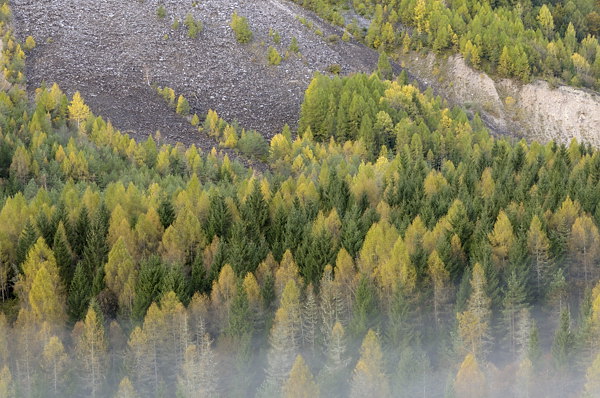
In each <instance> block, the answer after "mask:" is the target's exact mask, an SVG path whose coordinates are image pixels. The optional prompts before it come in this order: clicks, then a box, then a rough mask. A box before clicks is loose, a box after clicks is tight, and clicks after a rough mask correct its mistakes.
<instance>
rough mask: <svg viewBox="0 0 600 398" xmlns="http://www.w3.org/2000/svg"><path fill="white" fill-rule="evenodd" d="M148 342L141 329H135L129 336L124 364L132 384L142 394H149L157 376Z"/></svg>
mask: <svg viewBox="0 0 600 398" xmlns="http://www.w3.org/2000/svg"><path fill="white" fill-rule="evenodd" d="M152 348H153V347H152V346H151V345H150V342H149V341H148V336H147V335H146V333H145V332H144V331H143V329H142V328H141V327H139V326H138V327H136V328H135V329H133V331H132V332H131V335H130V336H129V341H128V342H127V353H126V356H125V363H126V365H127V368H128V369H129V371H130V373H129V374H130V375H131V377H132V380H133V382H134V383H135V385H136V386H138V391H139V392H140V393H142V394H148V395H149V394H151V393H152V391H153V390H152V388H153V387H155V385H156V383H155V379H156V378H157V376H158V367H157V366H154V365H156V363H155V362H154V359H155V357H154V356H151V355H152V354H153V353H154V351H153V350H152Z"/></svg>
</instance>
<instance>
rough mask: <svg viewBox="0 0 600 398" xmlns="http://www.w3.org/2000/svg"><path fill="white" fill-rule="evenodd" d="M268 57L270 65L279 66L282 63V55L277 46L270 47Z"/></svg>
mask: <svg viewBox="0 0 600 398" xmlns="http://www.w3.org/2000/svg"><path fill="white" fill-rule="evenodd" d="M268 57H269V64H270V65H275V66H277V65H279V64H280V63H281V55H279V53H278V52H277V50H276V49H275V47H269V53H268Z"/></svg>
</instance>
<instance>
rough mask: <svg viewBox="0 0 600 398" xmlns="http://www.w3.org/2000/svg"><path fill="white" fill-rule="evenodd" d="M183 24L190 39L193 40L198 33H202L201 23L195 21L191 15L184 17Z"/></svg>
mask: <svg viewBox="0 0 600 398" xmlns="http://www.w3.org/2000/svg"><path fill="white" fill-rule="evenodd" d="M183 24H184V25H185V26H186V27H187V30H188V36H189V37H190V39H195V38H196V36H198V33H200V32H202V21H197V20H195V19H194V17H193V16H192V14H187V15H186V16H185V20H184V21H183Z"/></svg>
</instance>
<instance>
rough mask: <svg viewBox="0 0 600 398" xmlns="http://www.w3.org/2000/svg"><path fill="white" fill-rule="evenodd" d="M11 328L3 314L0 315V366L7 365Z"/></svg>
mask: <svg viewBox="0 0 600 398" xmlns="http://www.w3.org/2000/svg"><path fill="white" fill-rule="evenodd" d="M10 333H11V328H10V326H9V324H8V320H7V318H6V315H5V314H4V313H0V366H3V365H8V360H9V359H10V352H9V342H10V337H11V335H10Z"/></svg>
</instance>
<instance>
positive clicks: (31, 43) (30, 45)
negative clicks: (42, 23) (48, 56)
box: [25, 36, 35, 51]
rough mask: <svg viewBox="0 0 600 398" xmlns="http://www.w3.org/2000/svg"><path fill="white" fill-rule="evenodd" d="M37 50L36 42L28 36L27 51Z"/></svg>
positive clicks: (26, 40) (26, 41)
mask: <svg viewBox="0 0 600 398" xmlns="http://www.w3.org/2000/svg"><path fill="white" fill-rule="evenodd" d="M34 48H35V40H34V38H33V37H31V36H27V39H25V50H28V51H29V50H33V49H34Z"/></svg>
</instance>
